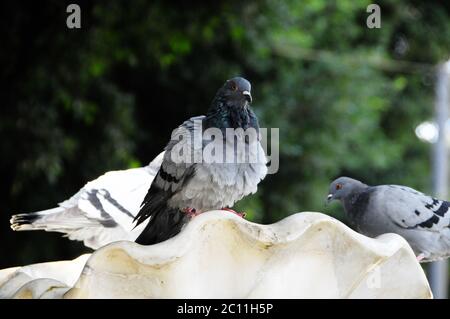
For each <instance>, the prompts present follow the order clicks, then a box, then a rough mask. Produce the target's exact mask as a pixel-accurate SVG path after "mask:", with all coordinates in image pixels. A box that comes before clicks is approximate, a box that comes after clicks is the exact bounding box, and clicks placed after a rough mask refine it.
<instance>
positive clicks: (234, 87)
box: [230, 82, 237, 91]
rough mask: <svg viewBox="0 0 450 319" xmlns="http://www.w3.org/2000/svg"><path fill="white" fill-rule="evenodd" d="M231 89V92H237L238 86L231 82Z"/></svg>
mask: <svg viewBox="0 0 450 319" xmlns="http://www.w3.org/2000/svg"><path fill="white" fill-rule="evenodd" d="M230 88H231V90H233V91H236V90H237V85H236V83H234V82H231V85H230Z"/></svg>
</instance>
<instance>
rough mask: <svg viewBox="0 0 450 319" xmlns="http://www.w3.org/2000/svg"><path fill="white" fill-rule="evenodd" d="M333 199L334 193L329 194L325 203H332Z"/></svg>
mask: <svg viewBox="0 0 450 319" xmlns="http://www.w3.org/2000/svg"><path fill="white" fill-rule="evenodd" d="M332 200H333V194H328V196H327V202H326V203H325V205H328V204H330V202H331V201H332Z"/></svg>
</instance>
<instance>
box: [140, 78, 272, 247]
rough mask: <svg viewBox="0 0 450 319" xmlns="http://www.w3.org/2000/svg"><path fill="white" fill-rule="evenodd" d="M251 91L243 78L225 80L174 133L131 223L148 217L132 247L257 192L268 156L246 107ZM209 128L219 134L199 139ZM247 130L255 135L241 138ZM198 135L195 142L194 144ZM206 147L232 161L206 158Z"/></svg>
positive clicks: (164, 236) (160, 238)
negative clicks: (199, 111) (201, 110)
mask: <svg viewBox="0 0 450 319" xmlns="http://www.w3.org/2000/svg"><path fill="white" fill-rule="evenodd" d="M250 92H251V86H250V83H249V82H248V81H247V80H246V79H244V78H241V77H236V78H233V79H230V80H228V81H226V82H225V84H224V85H223V86H222V87H221V88H220V89H219V90H218V91H217V93H216V96H215V98H214V99H213V101H212V103H211V106H210V108H209V110H208V112H207V114H206V116H198V117H193V118H191V119H189V120H187V121H185V122H184V123H183V124H182V125H181V126H179V127H178V128H177V129H175V130H174V132H173V133H172V138H171V140H170V142H169V143H168V145H167V146H166V148H165V151H166V152H165V154H164V159H163V162H162V165H161V168H160V169H159V172H158V174H157V175H156V177H155V179H154V181H153V183H152V184H151V186H150V189H149V190H148V193H147V195H146V196H145V199H144V201H143V202H142V205H141V209H140V211H139V213H138V214H137V215H136V218H135V220H136V221H137V223H136V225H139V224H140V223H142V222H144V221H146V220H147V219H149V218H150V221H149V222H148V224H147V226H146V227H145V229H144V230H143V231H142V233H141V234H140V235H139V237H138V238H137V239H136V242H137V243H139V244H143V245H151V244H155V243H158V242H161V241H164V240H166V239H169V238H171V237H173V236H174V235H176V234H177V233H178V232H179V231H180V230H181V229H182V227H183V226H184V225H185V224H186V222H188V221H189V219H190V218H191V217H192V216H195V215H198V214H200V213H202V212H205V211H208V210H213V209H228V210H229V209H230V207H232V206H233V205H234V203H235V202H236V201H238V200H240V199H242V198H243V197H244V196H247V195H249V194H252V193H255V192H256V190H257V185H258V183H259V182H260V181H261V180H262V179H263V178H264V177H265V175H266V173H267V166H266V163H267V158H266V156H265V153H264V150H263V148H262V146H261V143H260V136H259V125H258V120H257V118H256V115H255V114H254V113H253V111H252V110H251V108H250V106H249V104H250V103H251V101H252V97H251V93H250ZM208 129H211V130H208ZM229 129H238V130H235V131H234V132H236V134H233V135H231V136H230V134H227V133H226V132H227V131H229ZM239 129H240V131H241V132H240V133H239ZM214 130H215V132H216V133H220V134H221V136H220V137H216V136H215V135H214V136H215V138H212V136H211V137H205V136H204V135H205V134H204V133H206V132H208V131H210V132H211V131H214ZM247 130H249V131H251V130H253V131H254V132H256V138H251V137H250V136H249V135H246V134H242V131H245V132H247ZM198 133H200V139H201V141H200V143H198V142H197V143H196V142H195V136H197V135H198ZM186 136H187V137H186ZM192 137H193V138H192ZM202 137H203V138H202ZM211 143H213V144H211ZM238 145H244V147H243V148H242V147H238ZM211 146H213V147H214V146H216V148H215V149H216V151H217V152H222V151H223V155H224V156H223V157H222V159H225V158H227V159H230V158H231V160H227V161H224V160H222V161H221V160H219V161H211V160H205V156H204V155H205V154H206V153H205V152H206V151H207V149H208V148H209V149H211ZM180 149H182V150H183V152H181V153H184V152H185V153H184V154H185V155H186V156H184V157H182V159H181V160H180V159H177V157H176V155H177V154H178V152H179V150H180ZM248 153H250V154H253V155H255V154H256V156H253V157H252V158H253V159H255V160H245V159H248V157H247V155H248ZM187 154H189V156H188V155H187ZM246 154H247V155H246ZM174 156H175V158H174ZM196 159H197V160H196ZM198 159H200V161H199V160H198ZM241 159H244V160H241Z"/></svg>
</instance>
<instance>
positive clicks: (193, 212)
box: [183, 207, 201, 218]
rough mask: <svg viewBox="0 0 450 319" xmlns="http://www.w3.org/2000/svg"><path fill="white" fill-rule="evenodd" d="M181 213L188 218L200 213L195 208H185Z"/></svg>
mask: <svg viewBox="0 0 450 319" xmlns="http://www.w3.org/2000/svg"><path fill="white" fill-rule="evenodd" d="M183 213H185V214H186V215H188V216H189V217H190V218H194V217H195V216H197V215H200V213H201V212H200V211H197V210H196V209H195V208H190V207H186V208H185V209H183Z"/></svg>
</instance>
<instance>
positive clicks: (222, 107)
mask: <svg viewBox="0 0 450 319" xmlns="http://www.w3.org/2000/svg"><path fill="white" fill-rule="evenodd" d="M251 88H252V87H251V84H250V82H249V81H247V80H246V79H244V78H242V77H234V78H232V79H229V80H227V81H226V82H225V83H224V84H223V85H222V87H221V88H220V89H219V90H218V91H217V94H216V96H215V98H214V100H213V101H212V104H211V107H210V108H209V111H208V113H207V119H206V127H217V128H221V129H224V128H238V127H241V128H244V129H247V128H248V127H254V128H256V129H259V126H258V121H257V119H256V116H255V114H254V113H253V111H252V110H251V109H250V107H249V104H250V103H251V102H252V95H251Z"/></svg>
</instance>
